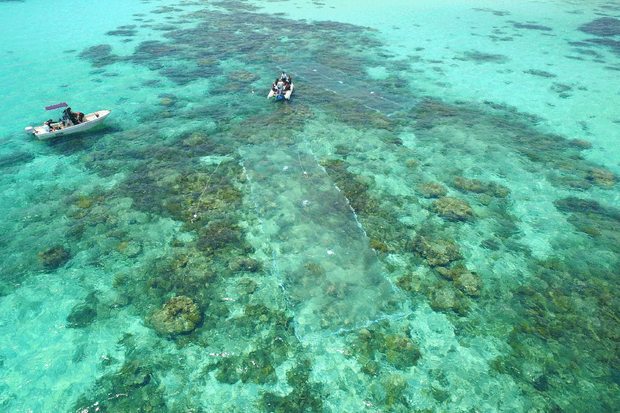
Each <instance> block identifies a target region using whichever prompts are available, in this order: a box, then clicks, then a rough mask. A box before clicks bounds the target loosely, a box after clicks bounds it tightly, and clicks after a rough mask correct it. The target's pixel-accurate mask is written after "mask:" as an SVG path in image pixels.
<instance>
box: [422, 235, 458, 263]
mask: <svg viewBox="0 0 620 413" xmlns="http://www.w3.org/2000/svg"><path fill="white" fill-rule="evenodd" d="M412 249H413V250H414V251H415V252H417V253H418V254H420V255H421V256H422V257H424V258H426V260H427V262H428V265H430V266H432V267H435V266H438V265H448V264H450V263H451V262H453V261H457V260H460V259H462V258H463V257H462V255H461V253H460V251H459V250H460V247H459V246H458V245H457V244H455V243H453V242H450V241H447V240H444V239H436V240H433V239H428V238H427V237H424V236H418V237H416V239H415V240H413V243H412Z"/></svg>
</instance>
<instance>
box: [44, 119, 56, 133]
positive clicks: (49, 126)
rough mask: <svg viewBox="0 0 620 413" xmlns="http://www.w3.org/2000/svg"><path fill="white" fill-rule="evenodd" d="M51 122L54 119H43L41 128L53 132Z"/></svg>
mask: <svg viewBox="0 0 620 413" xmlns="http://www.w3.org/2000/svg"><path fill="white" fill-rule="evenodd" d="M53 122H54V121H53V120H51V119H49V120H46V121H45V123H44V124H43V129H45V132H54V127H53V126H52V123H53Z"/></svg>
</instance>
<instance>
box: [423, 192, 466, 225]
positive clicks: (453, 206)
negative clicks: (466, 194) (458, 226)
mask: <svg viewBox="0 0 620 413" xmlns="http://www.w3.org/2000/svg"><path fill="white" fill-rule="evenodd" d="M431 210H432V211H433V212H436V213H437V214H438V215H439V216H441V217H443V218H446V219H447V220H449V221H470V220H472V219H474V217H475V215H474V210H473V209H472V208H471V206H469V202H467V201H465V200H464V199H458V198H453V197H450V196H444V197H441V198H439V199H438V200H436V201H434V202H433V203H432V205H431Z"/></svg>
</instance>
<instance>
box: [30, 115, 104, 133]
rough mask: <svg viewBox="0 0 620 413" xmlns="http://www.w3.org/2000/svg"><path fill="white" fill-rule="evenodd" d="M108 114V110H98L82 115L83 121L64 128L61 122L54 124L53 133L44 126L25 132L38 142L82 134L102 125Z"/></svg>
mask: <svg viewBox="0 0 620 413" xmlns="http://www.w3.org/2000/svg"><path fill="white" fill-rule="evenodd" d="M109 114H110V111H109V110H99V111H97V112H93V113H89V114H88V115H84V121H83V122H82V123H79V124H77V125H71V126H66V125H64V124H63V123H62V122H56V123H53V124H52V126H53V127H54V129H55V130H53V131H46V130H45V127H44V126H35V127H34V128H32V127H30V128H26V132H27V133H31V134H33V135H35V136H36V137H37V138H39V139H40V140H47V139H52V138H55V137H57V136H65V135H72V134H74V133H79V132H84V131H86V130H89V129H92V128H94V127H95V126H97V125H99V124H101V123H103V121H104V120H105V118H106V117H108V115H109ZM58 128H59V129H58Z"/></svg>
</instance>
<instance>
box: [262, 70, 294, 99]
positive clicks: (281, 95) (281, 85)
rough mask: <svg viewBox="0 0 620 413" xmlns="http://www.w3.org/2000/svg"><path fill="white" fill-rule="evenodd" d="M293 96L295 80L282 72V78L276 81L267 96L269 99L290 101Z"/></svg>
mask: <svg viewBox="0 0 620 413" xmlns="http://www.w3.org/2000/svg"><path fill="white" fill-rule="evenodd" d="M292 94H293V80H292V79H291V78H290V76H288V75H287V74H286V73H284V72H282V77H280V78H279V79H276V81H275V82H273V83H272V84H271V90H270V91H269V94H268V95H267V99H272V98H273V99H277V100H282V99H286V100H290V99H291V95H292Z"/></svg>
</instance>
